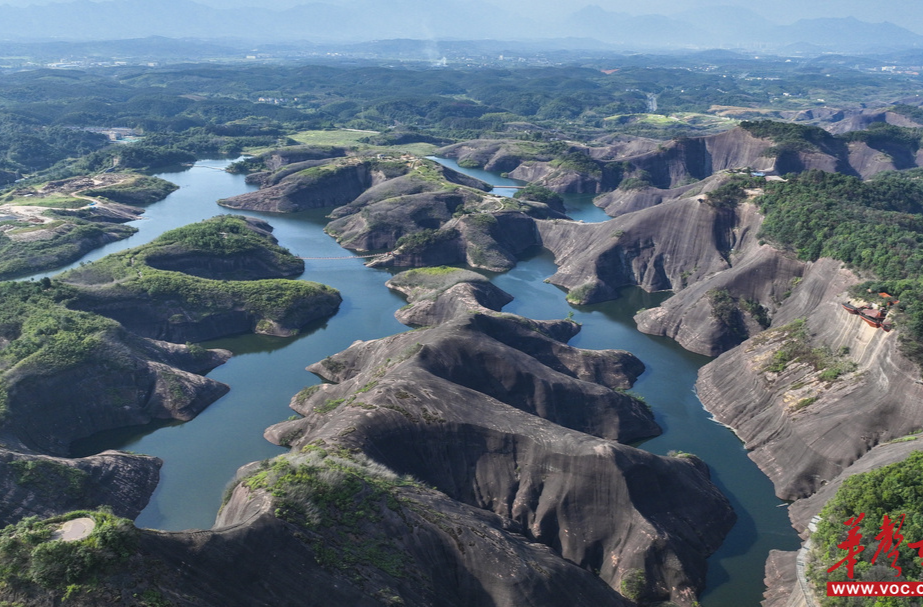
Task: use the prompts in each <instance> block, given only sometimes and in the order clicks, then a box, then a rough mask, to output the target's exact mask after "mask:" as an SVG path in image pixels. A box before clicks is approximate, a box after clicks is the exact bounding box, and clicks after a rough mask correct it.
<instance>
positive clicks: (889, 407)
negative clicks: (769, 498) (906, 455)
mask: <svg viewBox="0 0 923 607" xmlns="http://www.w3.org/2000/svg"><path fill="white" fill-rule="evenodd" d="M856 282H858V281H857V279H856V277H855V276H854V275H853V274H852V273H851V272H849V271H847V270H844V269H842V268H841V264H840V263H838V262H835V261H832V260H821V261H819V262H816V263H814V264H811V265H810V266H809V267H808V269H807V270H806V272H805V275H804V279H803V280H802V281H801V282H800V283H799V284H798V285H797V286H796V287H795V288H794V289H793V290H792V294H791V297H789V298H788V299H787V300H786V301H785V303H784V304H783V305H782V306H781V307H780V308H779V310H778V312H777V313H776V316H775V318H774V319H773V329H771V330H769V331H767V332H765V333H763V334H761V335H758V336H756V337H753V338H751V339H750V340H748V341H746V342H744V343H743V345H741V346H740V347H738V348H736V349H734V350H732V351H730V352H728V353H726V354H724V355H722V356H721V357H719V358H718V359H717V360H715V361H714V362H713V363H711V364H709V365H707V366H706V367H704V368H703V369H702V372H701V374H700V377H699V382H698V384H697V389H698V392H699V396H700V398H701V399H702V402H703V403H704V404H705V406H706V408H708V410H709V411H711V412H712V413H714V414H715V416H716V418H717V419H719V420H720V421H722V422H723V423H726V424H728V425H730V426H732V427H733V428H734V429H735V430H736V431H737V433H738V434H739V435H740V437H741V438H742V439H743V440H744V442H745V443H746V444H747V446H748V447H749V448H750V449H751V450H752V451H751V453H750V456H751V457H752V458H753V459H754V460H755V461H756V462H757V463H758V464H759V466H760V468H761V469H762V470H763V471H764V472H766V474H767V475H768V476H769V477H770V478H771V479H772V480H773V483H774V484H775V486H776V493H777V494H778V495H779V496H780V497H782V498H785V499H796V498H800V497H805V496H808V495H810V494H812V493H814V492H815V491H817V490H818V489H820V488H821V487H822V486H823V485H824V484H825V483H827V482H829V481H831V480H833V479H834V478H835V477H836V476H838V475H839V474H841V473H842V472H843V471H844V470H847V469H848V468H849V467H850V466H851V465H852V464H853V463H854V462H855V461H856V460H857V459H859V458H860V457H861V456H862V455H863V454H865V453H866V452H868V451H869V450H870V449H872V447H874V446H875V445H878V444H881V443H885V442H887V441H889V440H892V439H895V438H898V437H901V436H904V435H906V434H909V433H910V432H912V431H914V430H916V429H918V428H920V427H921V426H923V414H921V413H920V411H919V407H918V406H917V403H919V402H920V399H921V398H923V385H921V383H920V382H919V381H918V377H919V371H918V369H917V368H916V365H914V364H913V363H911V362H910V361H908V360H907V359H906V358H904V357H903V356H902V355H901V354H900V353H899V351H898V339H899V334H897V333H896V332H891V333H886V332H884V331H881V330H880V329H875V328H873V327H870V326H868V325H867V324H865V323H864V322H862V321H861V320H860V319H859V318H858V317H857V316H854V315H850V314H847V313H846V312H845V311H844V310H843V309H842V308H841V307H840V306H839V301H842V300H843V299H845V297H846V293H845V291H846V289H847V287H849V286H850V285H851V284H855V283H856ZM800 348H807V349H810V350H811V351H819V352H821V353H822V358H823V360H822V361H819V362H816V361H814V360H813V359H811V358H810V357H807V358H805V357H802V358H800V359H799V360H792V361H791V362H789V363H785V362H780V361H783V360H784V359H785V358H786V357H787V355H786V354H785V352H795V351H796V349H800ZM779 352H783V354H779ZM791 358H792V359H795V358H797V356H795V355H791ZM817 367H820V368H819V369H818V368H817ZM831 369H833V370H835V371H831Z"/></svg>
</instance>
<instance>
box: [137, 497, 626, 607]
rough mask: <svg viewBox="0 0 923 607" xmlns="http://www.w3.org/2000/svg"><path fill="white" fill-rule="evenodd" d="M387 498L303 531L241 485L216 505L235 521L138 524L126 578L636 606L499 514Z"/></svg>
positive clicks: (317, 598) (369, 599) (315, 600)
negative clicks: (348, 522) (169, 526)
mask: <svg viewBox="0 0 923 607" xmlns="http://www.w3.org/2000/svg"><path fill="white" fill-rule="evenodd" d="M389 496H390V497H391V498H392V499H391V501H390V503H391V506H388V505H387V504H386V502H384V501H382V502H377V501H375V502H372V503H371V504H370V503H369V501H368V500H365V501H362V507H364V508H365V509H366V510H365V512H364V515H363V517H360V519H359V521H358V522H357V523H355V526H354V527H352V528H349V529H344V528H343V527H341V526H331V527H316V528H308V529H305V528H303V527H300V526H296V525H295V524H292V523H289V522H285V521H283V520H280V519H279V518H276V517H275V516H274V515H273V514H272V507H273V503H272V501H271V500H270V499H268V498H267V497H266V494H265V491H263V490H259V491H256V492H251V491H249V490H247V488H246V487H243V486H239V487H238V488H237V489H236V490H235V492H234V494H233V496H232V498H231V501H230V502H229V503H228V504H227V505H226V506H225V510H228V509H231V510H234V509H237V508H238V506H242V507H244V509H245V510H246V511H247V515H246V516H245V517H244V518H236V519H228V520H227V521H225V522H224V523H223V524H221V525H220V526H218V527H216V528H215V529H213V530H212V531H207V532H197V533H182V532H181V533H157V532H153V531H144V532H143V533H142V537H141V548H142V551H143V554H144V560H143V561H142V562H141V563H136V564H135V569H133V571H132V572H131V575H133V576H136V577H137V579H139V580H143V579H145V576H146V575H148V574H153V573H154V572H160V574H159V575H160V577H159V579H162V580H163V581H162V583H161V585H160V588H161V592H162V593H163V595H164V596H165V597H166V598H167V599H169V600H175V601H177V602H178V603H180V604H194V605H218V604H220V605H228V606H238V605H239V606H241V607H244V606H247V607H249V606H252V605H267V606H268V605H291V606H293V607H294V605H313V606H317V607H326V606H330V605H356V606H360V607H365V606H368V607H373V606H379V605H382V604H392V605H396V604H400V605H407V606H408V607H435V606H437V605H438V606H449V607H463V606H466V605H504V606H509V607H512V606H514V605H540V606H543V607H565V606H566V607H571V606H577V605H579V606H585V607H591V606H593V607H596V606H605V607H628V606H629V605H632V604H633V603H631V602H630V601H627V600H625V599H623V598H622V597H621V596H619V595H618V594H617V593H616V592H614V591H613V590H612V589H611V588H609V587H608V586H607V585H606V584H604V583H603V582H602V581H601V580H600V579H599V578H598V577H597V576H595V575H593V573H592V572H590V571H587V570H586V569H583V568H581V567H579V566H577V565H576V564H574V563H571V562H568V561H566V560H564V559H561V558H560V557H559V556H558V555H557V554H555V553H554V552H553V551H552V550H551V549H550V548H548V547H547V546H544V545H541V544H537V543H534V542H531V541H529V540H527V539H526V538H525V537H524V536H523V535H522V534H521V533H519V529H518V528H517V526H516V525H515V524H514V523H512V522H511V521H509V520H508V519H505V518H503V517H500V516H497V515H495V514H492V513H490V512H487V511H485V510H482V509H478V508H472V507H470V506H467V505H465V504H462V503H459V502H457V501H455V500H452V499H449V498H448V497H446V496H445V495H444V494H441V493H439V492H438V491H435V490H432V489H426V488H424V487H420V486H409V487H398V488H395V489H393V490H390V491H389ZM355 499H356V500H357V501H359V500H361V499H362V498H361V497H360V496H357V497H356V498H355ZM257 506H262V509H261V508H259V507H257ZM357 506H358V504H357ZM373 508H374V509H373ZM372 517H375V518H377V519H378V520H377V521H375V522H374V523H373V522H371V520H370V519H371V518H372ZM344 532H352V533H353V534H354V535H353V537H354V538H356V539H354V540H349V543H350V544H351V547H352V549H353V550H352V552H353V554H354V555H356V556H354V557H353V558H352V559H351V560H350V561H349V564H348V565H347V564H346V562H344V561H341V560H340V554H339V552H338V550H339V547H340V546H341V545H342V542H343V541H344V540H343V538H342V537H337V534H338V533H344ZM366 549H368V550H372V549H374V551H375V552H374V555H375V556H374V558H369V557H366V553H365V552H364V551H365V550H366ZM368 554H372V553H371V552H369V553H368ZM385 563H388V564H385ZM306 589H309V591H308V592H307V593H306ZM193 597H194V598H193Z"/></svg>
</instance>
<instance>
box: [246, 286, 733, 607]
mask: <svg viewBox="0 0 923 607" xmlns="http://www.w3.org/2000/svg"><path fill="white" fill-rule="evenodd" d="M407 274H408V275H407V276H404V275H398V276H397V277H395V278H394V279H393V281H392V286H394V287H395V288H398V289H400V290H402V291H404V292H409V293H411V302H412V303H411V305H410V311H409V312H403V313H402V316H401V317H402V318H408V319H412V321H411V322H412V323H413V324H417V323H423V322H439V320H442V322H440V323H439V324H437V325H436V326H433V327H431V328H428V329H422V330H419V331H414V332H411V333H406V334H401V335H395V336H393V337H390V338H386V339H382V340H376V341H372V342H360V343H357V344H354V345H353V346H352V347H350V348H349V349H347V350H345V351H344V352H341V353H340V354H337V355H335V356H332V357H330V358H328V359H325V360H323V361H321V362H319V363H316V364H314V365H312V366H311V367H309V369H310V370H312V371H314V372H315V373H317V374H319V375H321V376H322V377H323V378H325V379H326V380H328V381H330V382H333V383H330V384H323V385H321V386H319V387H314V388H310V389H306V390H305V391H303V392H302V393H300V394H299V395H298V396H296V397H295V399H294V400H293V402H292V407H293V408H294V409H295V410H296V411H297V412H299V413H301V414H302V415H304V418H303V419H300V420H296V421H292V422H285V423H283V424H279V425H277V426H274V427H272V428H270V429H269V430H268V431H267V437H269V438H270V439H271V440H273V441H275V442H280V443H283V444H288V445H291V446H292V447H293V452H294V453H297V452H299V451H300V452H305V451H308V452H310V451H311V450H313V449H316V448H318V447H317V446H318V445H319V446H321V447H322V448H323V449H324V450H325V451H329V452H333V451H334V450H336V449H340V450H346V452H350V451H356V450H358V451H359V452H361V453H365V454H367V455H368V456H369V457H372V458H374V460H375V461H376V462H378V463H379V464H383V465H385V466H387V467H388V468H389V469H390V470H393V471H394V472H396V473H397V474H410V475H412V476H413V477H414V478H417V479H420V480H422V481H424V482H425V483H426V484H427V485H431V486H433V487H435V488H436V489H438V490H440V491H441V492H443V493H445V494H446V495H447V496H448V497H449V498H451V499H453V500H455V501H456V502H461V503H462V504H466V505H468V506H470V507H476V508H480V509H485V510H488V511H490V512H492V513H493V514H494V515H496V516H498V517H501V519H502V520H506V521H508V522H507V523H506V524H507V525H509V527H508V528H509V529H510V530H511V531H513V532H514V533H516V534H519V535H521V536H523V537H525V538H528V539H529V540H530V541H534V542H539V543H540V544H545V545H547V546H549V547H550V548H551V549H552V550H553V551H554V552H556V553H558V554H560V555H561V556H563V557H564V558H565V559H567V560H569V561H572V562H574V563H577V564H578V565H580V566H581V567H584V568H586V569H590V570H594V571H598V572H599V576H600V577H601V578H602V579H603V580H604V581H606V582H607V583H608V584H609V586H610V587H612V588H613V589H616V590H619V591H621V592H623V593H624V592H627V593H628V594H630V595H632V598H635V599H637V598H642V597H648V598H650V599H654V598H663V599H666V598H669V599H670V600H673V601H674V602H676V603H678V604H689V603H690V601H692V600H693V599H694V596H695V593H696V592H697V591H698V590H699V589H700V588H701V584H702V581H703V579H704V578H703V577H702V576H703V575H704V560H703V555H705V554H708V553H709V552H711V551H712V550H714V549H715V548H716V547H717V546H718V544H719V543H720V538H721V537H722V536H723V534H724V533H725V532H726V530H727V529H728V528H729V525H730V523H731V522H732V521H733V514H732V513H731V510H730V508H729V506H728V505H727V502H726V501H725V500H724V498H723V497H722V496H721V495H720V493H718V492H717V490H716V489H715V488H714V487H713V486H712V485H711V484H710V483H709V482H708V480H707V469H706V467H705V466H704V464H702V463H701V462H699V461H698V460H696V459H695V458H672V457H668V458H663V457H658V456H654V455H651V454H649V453H646V452H643V451H639V450H637V449H633V448H631V447H627V446H625V445H624V444H621V443H624V442H629V441H633V440H636V439H638V438H640V437H642V436H650V435H651V434H654V433H657V432H659V429H657V427H656V425H655V424H654V422H653V420H652V418H651V416H650V413H649V412H648V411H647V409H646V408H645V407H644V406H643V405H641V404H640V403H639V402H638V401H636V400H634V399H633V398H632V397H630V396H628V395H626V394H623V393H622V392H621V390H623V389H624V388H627V387H629V386H630V385H631V383H632V381H633V380H634V378H635V377H636V376H637V375H638V374H639V373H640V372H641V371H642V370H643V366H642V365H641V364H640V362H639V361H637V359H635V358H634V357H632V356H631V355H630V354H627V353H625V352H618V351H601V352H594V351H585V350H578V349H575V348H571V347H569V346H567V345H566V344H565V342H566V340H567V339H569V338H570V337H571V336H572V335H573V334H574V333H575V332H576V331H577V330H578V329H579V327H578V326H576V325H575V324H574V323H572V322H570V321H533V320H529V319H525V318H522V317H518V316H515V315H510V314H503V313H500V312H496V311H494V310H492V309H491V308H494V307H499V305H502V303H503V302H504V300H505V299H507V298H506V297H504V296H503V294H502V292H497V289H496V287H493V286H491V285H490V284H489V283H485V282H484V281H483V280H478V279H475V280H474V281H473V282H471V281H469V280H468V276H466V273H465V272H464V271H459V270H451V269H447V268H445V269H438V268H437V269H431V270H429V269H423V270H414V271H411V272H409V273H407ZM453 300H460V301H459V302H458V303H453ZM459 304H460V305H459ZM616 441H618V442H616ZM251 478H256V477H251ZM642 479H643V480H642ZM651 479H658V480H657V481H656V482H652V480H651ZM247 483H248V481H247V480H244V481H242V482H241V483H240V484H239V485H238V488H237V490H236V491H235V493H234V496H233V497H232V498H231V500H232V501H231V504H240V503H242V502H240V501H239V500H237V496H238V492H243V493H244V495H250V493H251V492H252V486H250V487H249V488H248V489H247V491H245V487H247ZM601 487H605V488H606V489H605V490H604V491H603V492H602V493H600V488H601ZM680 496H682V497H681V498H680ZM692 496H695V497H692ZM613 500H615V501H614V502H613ZM243 503H245V502H243ZM577 503H579V504H580V508H579V509H573V508H571V507H569V506H568V504H577ZM613 503H617V504H619V505H618V506H615V511H616V512H619V515H618V516H617V517H612V516H611V512H612V508H613V505H612V504H613ZM229 506H230V505H229ZM603 513H605V514H603ZM717 513H720V514H718V515H717V516H716V514H717ZM693 529H697V531H695V532H693V531H692V530H693ZM459 533H463V532H462V531H459ZM472 550H473V549H472ZM472 558H473V559H477V557H476V556H474V555H472ZM471 573H474V574H476V575H477V576H483V575H485V573H484V572H481V571H478V570H477V569H475V568H472V569H470V570H469V574H471ZM635 587H637V588H635ZM626 589H632V590H626ZM524 590H525V591H527V592H534V590H528V589H524ZM504 592H508V590H507V591H504ZM494 596H497V595H494ZM532 600H535V599H532ZM613 600H614V599H609V600H608V601H607V602H606V603H604V604H615V603H612V601H613ZM542 604H555V603H554V602H548V603H545V602H544V601H543V603H542Z"/></svg>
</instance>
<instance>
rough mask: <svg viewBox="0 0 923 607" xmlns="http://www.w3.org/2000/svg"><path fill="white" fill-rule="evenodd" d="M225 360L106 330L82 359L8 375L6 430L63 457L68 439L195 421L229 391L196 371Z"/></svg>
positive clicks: (219, 354)
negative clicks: (162, 422)
mask: <svg viewBox="0 0 923 607" xmlns="http://www.w3.org/2000/svg"><path fill="white" fill-rule="evenodd" d="M199 350H201V349H199ZM230 356H231V353H230V352H228V351H226V350H201V352H200V351H195V352H191V351H190V350H189V348H188V347H186V346H181V345H178V344H168V343H165V342H156V341H153V340H147V339H142V338H138V337H135V336H133V335H130V334H128V333H127V332H125V331H123V330H115V331H111V332H110V333H108V334H107V335H105V336H104V337H103V339H102V340H101V342H100V344H99V346H98V347H97V348H96V349H95V350H94V352H93V354H92V355H91V356H90V357H89V358H88V359H87V360H86V361H85V362H82V363H78V364H73V365H68V366H65V367H61V368H54V369H46V368H42V367H38V366H36V365H34V364H33V365H28V364H27V365H19V366H17V367H15V368H14V369H13V370H11V371H9V372H8V373H7V374H6V375H5V377H4V383H5V385H6V388H7V394H8V396H7V398H8V415H7V419H6V420H5V423H4V431H5V432H8V433H10V434H12V435H13V436H15V438H16V440H17V441H18V442H20V443H21V445H23V446H25V447H26V448H27V449H30V450H35V451H38V452H41V453H48V454H52V455H59V456H66V455H68V454H69V451H70V444H71V442H73V441H74V440H76V439H78V438H84V437H87V436H90V435H92V434H95V433H97V432H100V431H102V430H108V429H111V428H118V427H122V426H135V425H141V424H146V423H149V422H150V421H152V420H154V419H181V420H188V419H192V418H193V417H195V415H197V414H198V413H199V412H200V411H202V410H203V409H204V408H205V407H207V406H208V405H209V404H211V403H212V402H214V401H215V400H217V399H218V398H219V397H221V396H223V395H224V394H226V393H227V391H228V387H227V386H226V385H225V384H222V383H219V382H216V381H214V380H212V379H209V378H207V377H204V376H202V375H200V373H204V372H205V371H207V370H209V369H211V368H214V367H217V366H218V365H220V364H222V363H224V362H225V361H226V360H227V359H228V358H230Z"/></svg>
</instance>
